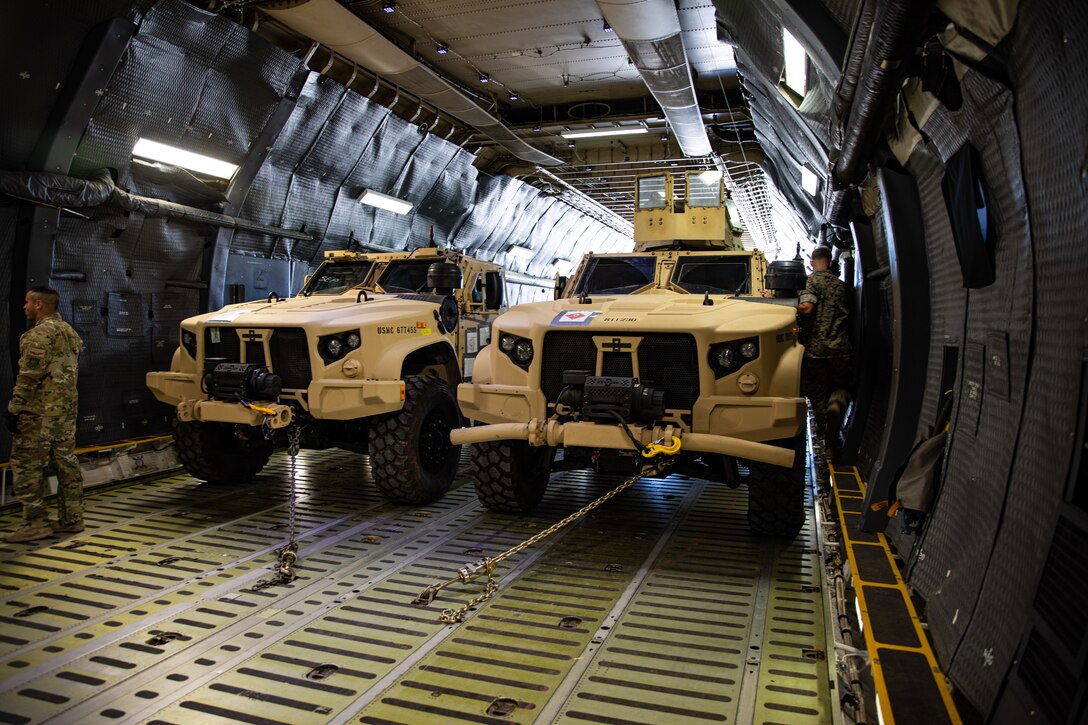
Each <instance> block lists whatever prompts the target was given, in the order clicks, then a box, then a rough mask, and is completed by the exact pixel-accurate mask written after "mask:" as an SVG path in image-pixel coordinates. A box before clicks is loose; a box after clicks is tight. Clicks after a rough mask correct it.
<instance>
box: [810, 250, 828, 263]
mask: <svg viewBox="0 0 1088 725" xmlns="http://www.w3.org/2000/svg"><path fill="white" fill-rule="evenodd" d="M812 258H813V259H822V260H824V261H825V262H830V261H831V247H816V248H815V249H813V250H812Z"/></svg>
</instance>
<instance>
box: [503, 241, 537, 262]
mask: <svg viewBox="0 0 1088 725" xmlns="http://www.w3.org/2000/svg"><path fill="white" fill-rule="evenodd" d="M506 256H508V257H515V258H517V259H524V260H525V261H527V262H528V261H530V260H532V259H534V258H535V257H536V252H534V251H533V250H532V249H530V248H529V247H522V246H520V245H517V244H513V245H511V246H509V247H507V248H506Z"/></svg>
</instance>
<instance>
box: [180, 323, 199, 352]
mask: <svg viewBox="0 0 1088 725" xmlns="http://www.w3.org/2000/svg"><path fill="white" fill-rule="evenodd" d="M181 346H182V347H183V348H185V352H187V353H189V357H191V358H192V359H194V360H196V333H195V332H190V331H189V330H186V329H184V328H182V330H181Z"/></svg>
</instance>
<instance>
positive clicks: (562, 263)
mask: <svg viewBox="0 0 1088 725" xmlns="http://www.w3.org/2000/svg"><path fill="white" fill-rule="evenodd" d="M552 268H553V269H555V271H556V273H557V274H561V275H563V276H564V277H565V276H567V275H569V274H570V273H571V272H572V271H574V262H573V261H571V260H569V259H564V258H563V257H556V258H555V259H553V260H552Z"/></svg>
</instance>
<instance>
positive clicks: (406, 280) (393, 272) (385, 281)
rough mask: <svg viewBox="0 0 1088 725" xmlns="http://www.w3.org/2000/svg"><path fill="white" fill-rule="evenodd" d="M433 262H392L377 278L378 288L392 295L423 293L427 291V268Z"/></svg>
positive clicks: (423, 260) (422, 260) (400, 260)
mask: <svg viewBox="0 0 1088 725" xmlns="http://www.w3.org/2000/svg"><path fill="white" fill-rule="evenodd" d="M434 262H435V260H434V259H396V260H393V261H392V262H390V263H389V266H388V267H386V268H385V271H384V272H382V274H381V276H380V277H378V286H379V287H381V288H382V289H383V290H385V291H386V292H389V293H393V294H396V293H404V292H425V291H426V289H427V268H428V267H430V266H431V265H432V264H434Z"/></svg>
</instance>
